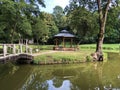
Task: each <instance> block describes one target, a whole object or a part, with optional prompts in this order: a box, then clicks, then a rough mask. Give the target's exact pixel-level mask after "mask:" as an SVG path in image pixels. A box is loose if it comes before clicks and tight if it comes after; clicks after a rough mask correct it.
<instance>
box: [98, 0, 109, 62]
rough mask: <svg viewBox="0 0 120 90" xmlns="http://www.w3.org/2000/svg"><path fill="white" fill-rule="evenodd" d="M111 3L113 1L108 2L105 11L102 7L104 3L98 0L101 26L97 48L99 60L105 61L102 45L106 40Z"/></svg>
mask: <svg viewBox="0 0 120 90" xmlns="http://www.w3.org/2000/svg"><path fill="white" fill-rule="evenodd" d="M110 1H111V0H107V4H106V6H105V9H104V10H103V8H102V5H101V2H102V1H101V0H97V4H98V13H99V24H100V29H99V34H98V41H97V47H96V53H97V60H103V53H102V45H103V40H104V33H105V24H106V19H107V14H108V9H109V4H110Z"/></svg>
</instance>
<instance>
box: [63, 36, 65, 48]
mask: <svg viewBox="0 0 120 90" xmlns="http://www.w3.org/2000/svg"><path fill="white" fill-rule="evenodd" d="M63 47H65V38H64V37H63Z"/></svg>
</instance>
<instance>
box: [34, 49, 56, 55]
mask: <svg viewBox="0 0 120 90" xmlns="http://www.w3.org/2000/svg"><path fill="white" fill-rule="evenodd" d="M55 52H58V51H53V50H51V51H46V52H40V53H34V54H33V56H39V55H44V54H49V53H55Z"/></svg>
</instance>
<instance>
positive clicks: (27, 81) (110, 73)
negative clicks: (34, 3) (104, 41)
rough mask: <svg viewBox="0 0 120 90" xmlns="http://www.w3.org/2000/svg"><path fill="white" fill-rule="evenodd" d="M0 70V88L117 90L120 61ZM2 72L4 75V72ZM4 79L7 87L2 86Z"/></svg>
mask: <svg viewBox="0 0 120 90" xmlns="http://www.w3.org/2000/svg"><path fill="white" fill-rule="evenodd" d="M0 70H2V68H1V69H0ZM6 70H8V71H7V72H6V71H5V69H4V68H3V70H2V71H1V72H3V71H4V73H5V72H6V73H5V74H4V73H0V76H1V78H0V90H110V89H111V90H120V61H119V60H111V61H108V62H105V63H104V62H100V63H99V62H95V63H82V64H72V65H70V64H69V65H65V64H64V65H48V66H39V65H38V66H33V65H29V66H28V65H22V66H20V67H19V69H17V70H16V71H15V72H14V73H13V74H11V73H9V72H11V71H13V68H9V69H6ZM5 75H6V76H5ZM6 83H7V87H6Z"/></svg>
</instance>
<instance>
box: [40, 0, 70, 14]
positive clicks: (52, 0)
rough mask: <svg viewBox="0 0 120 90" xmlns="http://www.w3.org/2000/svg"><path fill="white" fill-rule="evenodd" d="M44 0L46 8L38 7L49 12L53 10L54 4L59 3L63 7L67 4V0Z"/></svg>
mask: <svg viewBox="0 0 120 90" xmlns="http://www.w3.org/2000/svg"><path fill="white" fill-rule="evenodd" d="M44 1H45V5H46V8H41V7H40V9H41V11H45V12H49V13H52V12H53V8H54V7H55V6H56V5H59V6H61V7H62V8H63V9H64V8H65V6H66V5H68V4H69V0H44Z"/></svg>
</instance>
